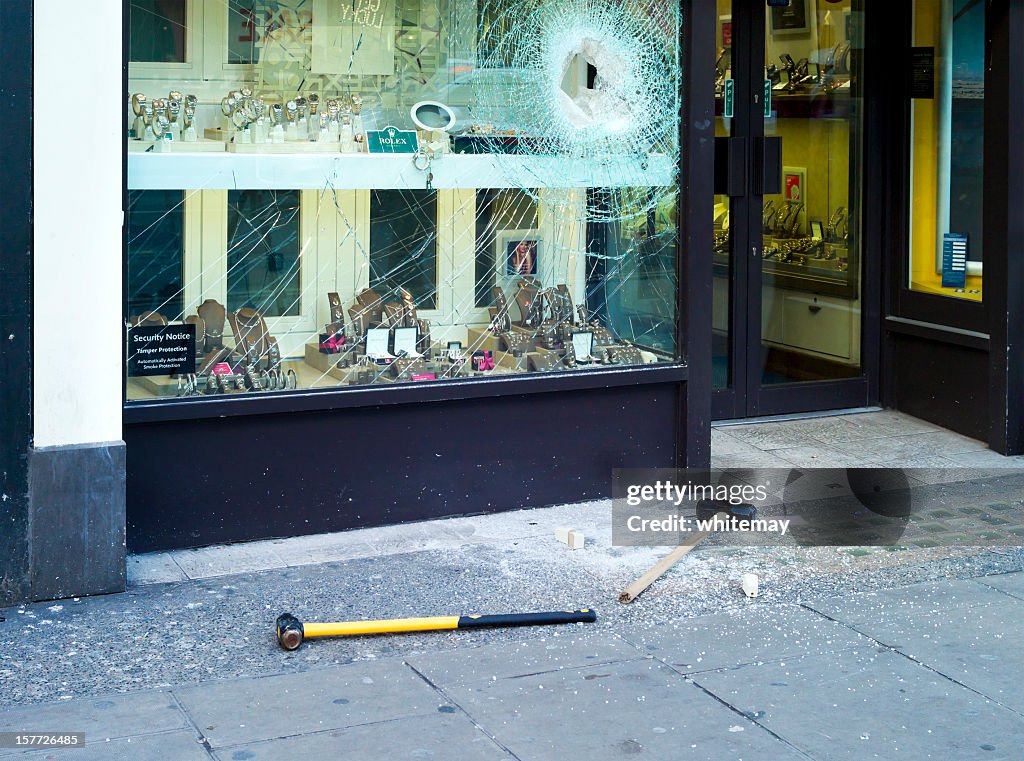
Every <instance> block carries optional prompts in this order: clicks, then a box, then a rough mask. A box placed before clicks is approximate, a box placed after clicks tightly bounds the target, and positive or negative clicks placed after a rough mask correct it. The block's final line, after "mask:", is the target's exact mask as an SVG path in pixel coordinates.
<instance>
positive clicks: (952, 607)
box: [821, 574, 1024, 716]
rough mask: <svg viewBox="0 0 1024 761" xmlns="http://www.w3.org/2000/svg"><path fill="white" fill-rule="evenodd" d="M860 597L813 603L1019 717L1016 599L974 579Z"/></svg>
mask: <svg viewBox="0 0 1024 761" xmlns="http://www.w3.org/2000/svg"><path fill="white" fill-rule="evenodd" d="M1017 575H1018V576H1020V575H1021V574H1017ZM971 584H973V585H974V586H973V587H971V586H970V585H971ZM950 587H951V588H950ZM979 588H980V589H979ZM993 593H994V595H993ZM865 597H866V599H856V600H851V601H850V602H849V611H847V609H846V608H845V606H844V602H846V601H844V600H833V601H830V603H831V604H829V605H827V606H825V605H822V606H821V607H827V608H828V612H829V615H830V616H831V617H833V618H835V619H837V620H839V621H844V620H849V622H850V625H851V626H854V627H855V628H856V629H857V630H858V631H860V632H863V633H864V634H866V635H868V636H870V637H872V638H874V639H876V640H878V641H881V642H884V643H886V644H887V645H889V646H890V647H893V648H895V649H897V650H898V651H899V652H901V653H903V654H904V655H907V656H908V657H910V658H913V659H914V660H916V661H918V662H920V663H922V664H924V665H926V666H928V667H929V668H931V669H934V670H935V671H937V672H939V673H941V674H944V675H945V676H947V677H949V678H950V679H953V680H956V681H957V682H959V683H960V684H963V685H965V686H967V687H969V688H971V689H973V690H977V691H978V692H979V693H981V694H983V695H984V696H986V697H988V698H990V699H992V700H994V701H996V702H998V703H1000V704H1001V705H1004V706H1007V707H1008V708H1011V709H1013V710H1014V711H1016V712H1017V713H1018V714H1020V715H1021V716H1024V693H1022V691H1021V689H1020V675H1021V674H1024V627H1022V626H1021V621H1024V600H1021V599H1017V598H1015V597H1010V596H1008V595H1005V594H1002V593H1000V592H998V591H995V590H993V589H991V588H989V587H985V586H983V585H981V584H977V583H974V582H961V583H956V582H948V583H946V584H942V585H938V584H927V585H926V584H918V585H914V586H912V587H908V588H905V589H901V590H892V591H889V592H883V593H879V594H877V595H871V596H865ZM868 601H870V602H869V606H868V607H865V602H868ZM871 605H873V607H871Z"/></svg>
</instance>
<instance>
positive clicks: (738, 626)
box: [622, 605, 874, 673]
mask: <svg viewBox="0 0 1024 761" xmlns="http://www.w3.org/2000/svg"><path fill="white" fill-rule="evenodd" d="M622 636H623V637H624V638H625V639H626V640H627V641H630V642H634V643H636V644H637V647H638V648H639V649H640V650H641V651H643V652H646V653H648V654H650V655H652V656H654V657H655V658H657V659H658V660H660V661H664V662H665V663H667V664H669V665H671V666H672V667H673V668H675V669H676V670H677V671H680V672H681V673H698V672H702V671H710V670H715V669H722V668H736V667H738V666H742V665H749V664H752V663H759V662H761V661H768V660H784V659H786V658H793V657H796V656H799V655H805V654H808V653H817V654H821V655H830V654H834V653H837V652H839V651H841V650H848V649H850V648H855V647H865V646H872V645H874V642H873V641H872V640H871V639H869V638H868V637H865V636H864V635H861V634H858V633H857V632H855V631H853V630H852V629H850V627H848V626H844V625H843V624H841V623H837V622H835V621H831V620H829V619H828V618H826V617H824V616H822V615H821V614H819V613H816V612H814V611H811V610H808V609H807V608H804V607H802V606H800V605H773V606H770V607H754V606H752V607H751V608H750V609H749V610H745V611H734V612H730V613H720V614H718V615H713V616H700V617H697V618H690V619H683V620H680V621H674V622H672V623H670V624H662V625H660V626H657V627H650V628H639V627H629V628H626V629H625V630H624V631H623V634H622Z"/></svg>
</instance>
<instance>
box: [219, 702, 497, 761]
mask: <svg viewBox="0 0 1024 761" xmlns="http://www.w3.org/2000/svg"><path fill="white" fill-rule="evenodd" d="M442 709H443V712H441V711H442ZM438 711H439V712H438V713H435V714H434V715H432V716H413V717H410V718H405V719H395V720H393V721H386V722H375V723H373V724H363V725H360V726H356V727H349V728H347V729H339V730H332V731H327V732H317V733H316V734H309V735H301V736H296V737H287V738H283V739H279V740H268V741H266V742H258V743H247V744H244V745H237V746H232V747H230V748H223V749H220V750H217V751H216V752H215V753H214V758H216V759H217V761H282V759H303V760H305V759H344V761H382V760H383V759H387V761H403V760H404V759H409V760H410V761H422V759H439V760H440V759H459V761H508V760H509V759H513V757H512V756H511V755H510V754H509V753H508V752H507V751H505V750H504V749H503V748H501V747H499V746H498V745H497V744H496V743H495V742H494V741H493V740H492V739H491V738H489V737H488V736H487V735H486V734H484V733H483V732H482V731H481V730H480V729H478V728H477V727H476V726H474V724H473V722H472V721H470V720H469V719H468V718H467V717H466V715H465V714H464V713H462V712H461V711H458V710H457V709H456V708H454V707H453V706H447V705H445V706H440V707H439V708H438ZM513 761H514V759H513Z"/></svg>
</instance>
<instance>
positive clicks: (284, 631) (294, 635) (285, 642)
mask: <svg viewBox="0 0 1024 761" xmlns="http://www.w3.org/2000/svg"><path fill="white" fill-rule="evenodd" d="M303 636H304V632H303V629H302V622H301V621H300V620H299V619H297V618H296V617H295V616H293V615H292V614H291V613H282V614H281V615H280V616H278V617H277V642H278V644H279V645H281V647H283V648H284V649H285V650H298V649H299V645H301V644H302V637H303Z"/></svg>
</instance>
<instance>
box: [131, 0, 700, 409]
mask: <svg viewBox="0 0 1024 761" xmlns="http://www.w3.org/2000/svg"><path fill="white" fill-rule="evenodd" d="M159 5H160V4H159V3H157V4H155V5H153V8H151V9H150V11H151V14H156V15H157V16H160V14H161V9H160V7H158V6H159ZM147 7H148V6H147ZM182 9H184V10H182ZM181 14H184V17H185V18H187V19H189V22H188V24H187V25H185V27H184V29H183V34H182V40H181V41H180V46H182V47H181V49H182V50H188V51H189V55H188V56H187V57H179V58H170V57H167V56H163V57H160V56H155V55H154V54H150V53H148V52H147V53H144V54H141V53H140V54H136V52H134V51H149V50H150V49H152V48H153V47H154V46H157V45H164V44H165V43H164V42H163V41H161V39H158V38H160V35H161V34H163V32H161V30H164V29H165V28H171V27H173V26H174V25H175V24H176V23H180V19H179V18H178V16H179V15H181ZM139 18H140V17H139V16H138V14H135V13H133V14H131V15H130V16H129V23H130V24H131V25H132V28H131V30H130V38H131V40H132V47H131V52H130V55H131V58H132V60H131V61H130V65H129V91H130V92H129V94H128V97H127V98H126V107H127V108H128V110H129V112H128V126H129V134H128V136H127V141H126V145H127V151H128V165H129V168H128V183H129V194H130V197H131V198H132V199H134V200H133V206H134V208H133V209H130V210H129V218H128V224H129V231H130V232H129V240H128V253H127V255H128V261H129V272H128V278H129V285H128V292H129V303H128V305H127V307H126V323H128V324H127V326H126V330H127V342H128V376H129V377H128V383H127V396H128V399H129V401H133V400H152V399H157V398H178V399H184V398H186V397H199V396H210V395H216V394H253V393H274V392H278V391H283V390H290V389H296V388H302V389H307V388H310V389H312V388H315V389H331V388H338V387H347V386H362V385H370V384H390V383H419V382H430V381H442V380H447V379H456V378H470V377H475V378H483V377H488V376H508V375H512V374H516V375H522V376H524V377H528V376H530V375H532V374H537V373H550V372H564V373H578V372H586V371H591V370H600V369H606V368H613V367H625V366H639V365H645V364H657V363H677V362H680V361H682V359H683V358H682V357H680V356H679V353H678V349H677V344H676V341H677V337H676V327H675V326H676V323H677V320H676V314H675V310H676V304H677V277H676V275H677V273H676V271H675V267H676V245H677V237H678V236H677V234H676V228H675V212H674V209H675V196H676V174H677V167H678V163H679V155H678V150H679V146H678V130H679V124H678V113H679V107H678V97H679V93H678V79H677V77H678V49H677V48H678V39H679V34H678V32H679V28H678V24H679V18H678V4H675V3H671V2H664V1H663V0H628V1H627V2H624V3H623V2H612V1H611V0H608V1H607V2H596V1H595V0H588V1H587V2H557V1H556V0H530V2H527V3H521V2H518V3H512V2H505V1H504V0H503V1H502V2H489V1H487V0H483V1H481V2H476V1H475V0H423V1H422V2H420V1H417V2H412V1H410V0H390V1H387V0H385V1H384V2H376V0H374V2H369V1H368V0H358V1H357V2H356V3H354V4H353V3H351V2H337V0H313V2H309V0H303V1H302V2H300V1H299V0H294V1H291V0H279V1H276V2H273V3H271V2H265V1H264V0H244V1H243V0H205V1H204V0H191V2H189V3H181V4H179V5H176V6H175V9H174V13H170V12H167V13H164V14H163V16H160V19H162V20H159V23H156V24H155V25H154V22H153V20H152V18H149V17H147V19H148V20H147V21H146V22H145V23H143V22H142V21H140V20H139ZM175 44H177V43H175ZM186 59H187V64H188V67H189V68H188V69H187V70H186V69H184V68H182V63H181V62H182V61H186ZM161 61H167V62H168V63H167V65H166V66H164V67H162V66H161V65H160V62H161ZM175 61H176V62H177V63H174V62H175ZM200 73H202V76H200ZM637 93H643V95H638V94H637ZM171 228H173V229H174V231H175V232H173V233H172V232H170V229H171ZM157 244H159V245H157ZM144 313H147V314H148V313H156V314H157V315H158V316H159V319H157V318H155V317H152V316H151V315H150V316H149V318H148V319H139V318H140V315H143V314H144ZM140 360H142V361H140Z"/></svg>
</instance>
